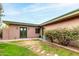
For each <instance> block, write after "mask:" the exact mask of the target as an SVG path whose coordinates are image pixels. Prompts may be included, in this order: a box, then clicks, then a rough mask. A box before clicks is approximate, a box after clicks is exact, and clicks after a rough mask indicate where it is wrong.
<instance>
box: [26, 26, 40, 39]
mask: <svg viewBox="0 0 79 59" xmlns="http://www.w3.org/2000/svg"><path fill="white" fill-rule="evenodd" d="M35 28H36V27H27V37H28V38H37V37H39V34H37V33H35Z"/></svg>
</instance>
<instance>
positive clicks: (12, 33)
mask: <svg viewBox="0 0 79 59" xmlns="http://www.w3.org/2000/svg"><path fill="white" fill-rule="evenodd" d="M20 27H26V28H27V38H31V37H32V38H37V37H38V36H39V34H36V33H35V28H36V27H29V26H18V25H8V28H5V29H3V34H2V35H3V39H6V40H7V39H19V38H20Z"/></svg>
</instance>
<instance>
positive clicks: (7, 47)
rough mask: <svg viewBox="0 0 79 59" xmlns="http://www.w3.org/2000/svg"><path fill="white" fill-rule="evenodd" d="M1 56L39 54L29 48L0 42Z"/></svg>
mask: <svg viewBox="0 0 79 59" xmlns="http://www.w3.org/2000/svg"><path fill="white" fill-rule="evenodd" d="M0 56H37V54H35V53H34V52H32V51H31V50H29V49H28V48H24V47H21V46H17V45H13V44H7V43H0Z"/></svg>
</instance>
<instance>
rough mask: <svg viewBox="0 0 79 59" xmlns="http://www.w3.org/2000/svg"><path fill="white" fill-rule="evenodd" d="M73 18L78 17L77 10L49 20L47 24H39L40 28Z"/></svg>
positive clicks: (78, 10) (78, 12) (78, 11)
mask: <svg viewBox="0 0 79 59" xmlns="http://www.w3.org/2000/svg"><path fill="white" fill-rule="evenodd" d="M75 16H79V9H77V10H75V11H72V12H69V13H67V14H64V15H62V16H59V17H56V18H54V19H51V20H49V21H47V22H44V23H42V24H41V26H44V25H48V24H50V23H55V22H57V21H62V20H65V19H66V18H72V17H75Z"/></svg>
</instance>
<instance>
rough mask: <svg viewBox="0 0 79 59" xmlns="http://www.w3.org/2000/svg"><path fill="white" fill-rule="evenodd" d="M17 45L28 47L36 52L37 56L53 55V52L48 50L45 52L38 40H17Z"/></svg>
mask: <svg viewBox="0 0 79 59" xmlns="http://www.w3.org/2000/svg"><path fill="white" fill-rule="evenodd" d="M17 45H20V46H24V47H27V48H28V49H30V50H32V51H33V52H35V53H37V54H38V55H39V56H54V54H52V53H50V52H46V51H45V50H43V49H42V48H41V45H40V42H39V41H33V40H31V41H30V40H28V41H22V42H17Z"/></svg>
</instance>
